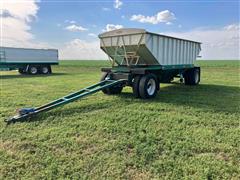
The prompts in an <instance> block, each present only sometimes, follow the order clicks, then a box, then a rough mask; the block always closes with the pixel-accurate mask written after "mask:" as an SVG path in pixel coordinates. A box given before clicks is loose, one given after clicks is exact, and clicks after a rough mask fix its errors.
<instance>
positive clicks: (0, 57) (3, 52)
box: [0, 47, 58, 75]
mask: <svg viewBox="0 0 240 180" xmlns="http://www.w3.org/2000/svg"><path fill="white" fill-rule="evenodd" d="M57 64H58V50H57V49H30V48H15V47H0V70H18V72H19V73H20V74H31V75H36V74H51V73H52V68H51V65H57Z"/></svg>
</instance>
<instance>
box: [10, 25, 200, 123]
mask: <svg viewBox="0 0 240 180" xmlns="http://www.w3.org/2000/svg"><path fill="white" fill-rule="evenodd" d="M98 37H99V38H100V48H101V49H102V50H103V51H104V52H105V53H106V54H107V55H108V57H109V60H110V61H111V67H106V68H102V69H101V71H102V73H103V75H102V78H101V80H100V82H98V83H96V84H93V85H91V86H88V87H86V88H83V89H80V90H79V91H76V92H74V93H71V94H68V95H66V96H64V97H61V98H59V99H56V100H54V101H52V102H49V103H47V104H44V105H42V106H39V107H36V108H35V107H32V108H22V109H19V111H18V114H17V115H15V116H13V117H11V118H9V119H7V120H6V122H7V123H8V124H9V123H12V122H16V121H20V120H24V119H28V118H30V117H33V116H35V115H36V114H39V113H42V112H45V111H49V110H51V109H54V108H57V107H59V106H63V105H65V104H68V103H71V102H73V101H76V100H78V99H81V98H83V97H86V96H88V95H91V94H93V93H96V92H98V91H102V92H103V93H104V94H107V95H112V94H119V93H121V92H122V89H123V87H125V86H130V87H132V91H133V95H134V96H135V97H136V98H141V99H150V98H154V97H155V96H156V95H157V92H158V91H159V90H160V83H171V81H172V80H173V79H174V78H179V79H180V82H184V84H185V85H188V86H195V85H198V84H199V82H200V74H201V73H200V72H201V71H200V70H201V69H200V67H198V66H195V65H194V62H195V60H196V58H197V57H198V55H199V53H200V51H201V42H197V41H192V40H187V39H181V38H177V37H171V36H166V35H162V34H156V33H152V32H148V31H146V30H144V29H135V28H124V29H118V30H113V31H109V32H105V33H102V34H100V35H99V36H98Z"/></svg>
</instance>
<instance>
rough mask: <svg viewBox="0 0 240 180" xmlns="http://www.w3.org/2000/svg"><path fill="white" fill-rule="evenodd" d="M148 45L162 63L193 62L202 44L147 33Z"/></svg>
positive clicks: (179, 63)
mask: <svg viewBox="0 0 240 180" xmlns="http://www.w3.org/2000/svg"><path fill="white" fill-rule="evenodd" d="M145 40H146V46H147V48H148V49H149V51H150V52H151V53H152V54H153V56H154V57H155V58H156V59H157V60H158V62H159V63H160V64H161V65H183V64H193V63H194V61H195V60H196V57H197V55H198V54H199V52H200V44H199V43H195V42H190V41H186V40H181V39H175V38H171V37H165V36H158V35H154V34H147V35H146V38H145Z"/></svg>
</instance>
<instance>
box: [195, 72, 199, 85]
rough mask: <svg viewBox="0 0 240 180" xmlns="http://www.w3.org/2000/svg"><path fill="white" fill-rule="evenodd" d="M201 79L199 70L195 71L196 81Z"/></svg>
mask: <svg viewBox="0 0 240 180" xmlns="http://www.w3.org/2000/svg"><path fill="white" fill-rule="evenodd" d="M198 81H199V73H198V71H196V72H195V83H198Z"/></svg>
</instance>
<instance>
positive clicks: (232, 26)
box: [224, 24, 240, 31]
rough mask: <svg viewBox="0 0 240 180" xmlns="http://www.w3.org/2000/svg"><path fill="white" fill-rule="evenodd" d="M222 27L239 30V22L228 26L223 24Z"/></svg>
mask: <svg viewBox="0 0 240 180" xmlns="http://www.w3.org/2000/svg"><path fill="white" fill-rule="evenodd" d="M224 29H225V30H229V31H235V30H240V24H230V25H228V26H225V27H224Z"/></svg>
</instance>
